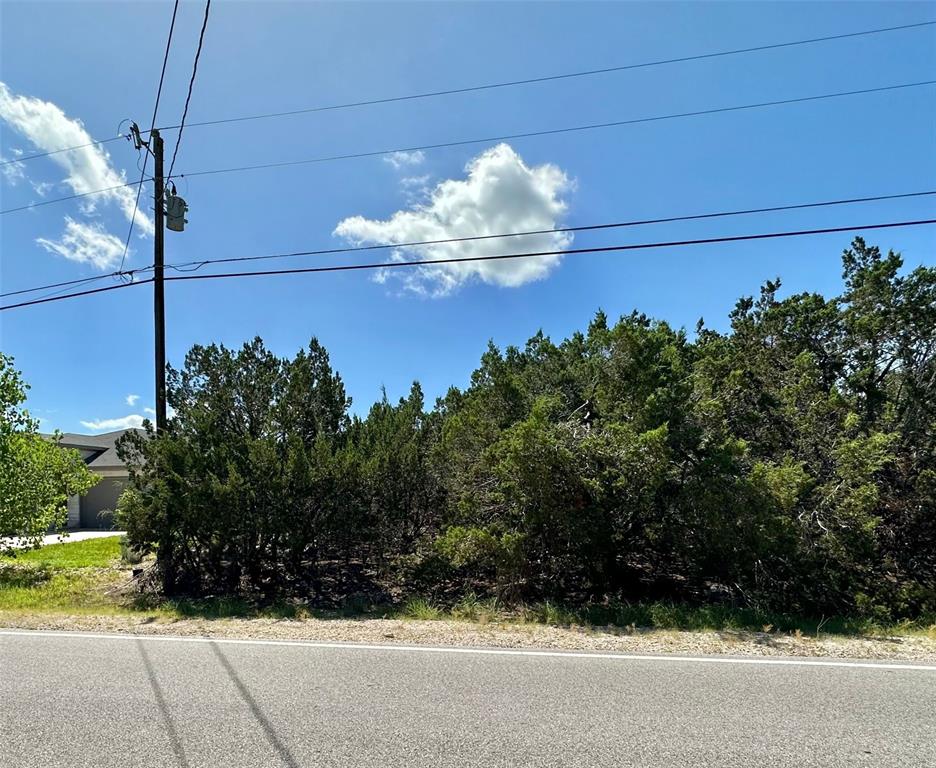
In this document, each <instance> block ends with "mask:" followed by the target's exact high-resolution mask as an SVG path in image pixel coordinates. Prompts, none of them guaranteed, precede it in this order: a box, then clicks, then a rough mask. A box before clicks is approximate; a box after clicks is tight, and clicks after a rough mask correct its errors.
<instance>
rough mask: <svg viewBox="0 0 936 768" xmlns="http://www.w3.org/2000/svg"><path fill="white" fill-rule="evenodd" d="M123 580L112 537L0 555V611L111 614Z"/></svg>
mask: <svg viewBox="0 0 936 768" xmlns="http://www.w3.org/2000/svg"><path fill="white" fill-rule="evenodd" d="M126 578H127V573H126V570H125V567H124V566H122V564H121V561H120V537H118V536H109V537H107V538H101V539H86V540H85V541H74V542H68V541H66V542H63V543H61V544H47V545H46V546H44V547H40V548H39V549H32V550H27V551H20V552H17V553H16V554H15V555H5V556H3V557H0V611H26V610H29V611H36V610H38V611H71V612H79V613H86V612H95V613H96V612H103V613H112V612H114V610H117V609H119V606H118V605H117V604H116V602H115V600H114V598H113V597H111V596H110V595H109V594H108V590H110V589H112V588H113V587H115V586H117V585H118V584H120V583H121V582H123V581H125V580H126Z"/></svg>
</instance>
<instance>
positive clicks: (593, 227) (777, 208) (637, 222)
mask: <svg viewBox="0 0 936 768" xmlns="http://www.w3.org/2000/svg"><path fill="white" fill-rule="evenodd" d="M932 195H936V190H929V191H923V192H901V193H898V194H893V195H873V196H866V197H851V198H842V199H838V200H823V201H819V202H811V203H793V204H790V205H773V206H768V207H762V208H746V209H742V210H732V211H715V212H708V213H695V214H688V215H680V216H666V217H660V218H654V219H634V220H630V221H621V222H611V223H604V224H586V225H581V226H575V227H555V228H553V229H534V230H526V231H523V232H505V233H501V234H495V235H471V236H465V237H450V238H441V239H437V240H418V241H411V242H400V243H380V244H376V245H358V246H349V247H344V248H323V249H319V250H312V251H292V252H288V253H274V254H265V255H262V256H232V257H228V258H223V259H205V260H202V261H188V262H181V263H176V264H167V265H166V267H169V268H172V269H175V270H177V271H185V268H186V267H193V269H192V270H190V271H193V272H194V271H196V270H198V269H201V267H203V266H206V265H208V264H227V263H232V262H243V261H265V260H268V259H283V258H290V257H295V256H327V255H337V254H343V253H357V252H363V251H376V250H387V249H391V248H416V247H420V246H430V245H444V244H449V243H463V242H472V241H482V240H496V239H501V238H507V237H527V236H531V235H547V234H562V233H567V232H593V231H600V230H605V229H618V228H624V227H637V226H643V225H649V224H669V223H675V222H681V221H699V220H704V219H714V218H725V217H729V216H746V215H750V214H755V213H778V212H781V211H795V210H804V209H810V208H824V207H828V206H839V205H855V204H859V203H871V202H882V201H886V200H901V199H907V198H914V197H925V196H932ZM150 271H152V266H147V267H142V268H139V269H134V270H129V271H127V272H124V271H116V272H109V273H107V274H103V275H95V276H93V277H85V278H81V279H78V280H67V281H65V282H61V283H51V284H49V285H40V286H36V287H35V288H23V289H20V290H16V291H9V292H7V293H0V298H4V297H7V296H18V295H21V294H24V293H34V292H37V291H45V290H49V289H52V288H60V287H63V286H69V285H80V284H83V283H88V282H92V281H95V280H105V279H107V278H112V277H121V276H129V277H131V278H133V276H134V275H136V274H144V273H146V272H150Z"/></svg>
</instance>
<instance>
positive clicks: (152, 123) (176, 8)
mask: <svg viewBox="0 0 936 768" xmlns="http://www.w3.org/2000/svg"><path fill="white" fill-rule="evenodd" d="M178 12H179V0H175V4H174V5H173V6H172V21H171V22H170V23H169V37H168V38H167V39H166V53H165V54H164V55H163V63H162V70H161V71H160V73H159V87H157V88H156V104H155V106H154V107H153V119H152V120H151V121H150V131H152V130H153V128H155V127H156V115H157V114H159V98H160V96H162V87H163V80H165V79H166V64H167V63H168V62H169V49H170V48H171V47H172V31H173V30H174V29H175V20H176V14H177V13H178ZM136 141H139V135H137V138H136ZM148 161H149V147H146V152H144V153H143V169H142V171H140V183H139V184H138V185H137V193H136V202H135V203H134V204H133V214H132V215H131V216H130V226H129V227H128V229H127V240H126V242H125V243H124V249H123V256H121V257H120V269H123V265H124V261H125V260H126V258H127V251H129V250H130V237H131V236H132V235H133V223H134V221H136V214H137V210H138V209H139V207H140V193H141V192H142V191H143V180H144V179H145V178H146V163H147V162H148ZM156 204H157V205H161V203H160V201H159V200H157V201H156Z"/></svg>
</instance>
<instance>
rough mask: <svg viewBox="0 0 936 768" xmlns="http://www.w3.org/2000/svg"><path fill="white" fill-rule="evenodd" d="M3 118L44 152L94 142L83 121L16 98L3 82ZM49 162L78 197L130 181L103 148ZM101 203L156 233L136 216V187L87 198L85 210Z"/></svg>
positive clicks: (0, 87) (0, 111) (0, 113)
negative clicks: (62, 172)
mask: <svg viewBox="0 0 936 768" xmlns="http://www.w3.org/2000/svg"><path fill="white" fill-rule="evenodd" d="M0 118H2V119H3V120H4V121H6V122H7V123H8V124H9V125H10V126H12V127H13V128H15V129H16V130H17V131H19V132H20V133H21V134H22V135H23V136H25V137H26V138H27V139H29V141H30V142H32V143H33V144H34V145H35V147H36V148H37V149H38V150H39V151H42V152H50V151H53V150H57V149H61V148H62V147H72V146H77V145H81V144H88V143H90V142H91V141H92V138H91V136H90V134H89V133H88V132H87V130H85V127H84V124H83V123H82V122H81V121H80V120H77V119H74V118H70V117H68V116H67V115H66V114H65V113H64V112H63V111H62V109H61V108H60V107H58V106H57V105H55V104H53V103H52V102H50V101H43V100H42V99H36V98H32V97H30V96H22V95H18V94H14V93H12V92H11V91H10V89H9V88H8V87H7V85H6V84H5V83H3V82H0ZM49 159H50V160H52V161H53V162H55V163H56V164H58V165H59V166H61V167H62V168H63V169H64V170H65V173H66V177H65V183H66V184H67V185H68V186H69V187H70V188H71V190H72V191H73V192H74V193H75V194H82V193H84V192H90V191H92V190H96V189H104V188H107V187H115V186H117V185H119V184H124V183H126V181H127V179H126V176H125V175H124V173H123V172H122V171H120V172H118V171H116V170H115V169H114V168H113V166H112V165H111V161H110V155H109V154H108V153H107V151H106V150H105V149H103V148H102V147H101V146H100V145H97V146H90V147H82V148H81V149H75V150H72V151H70V152H59V153H57V154H54V155H50V156H49ZM100 201H110V202H114V203H116V204H117V205H118V206H119V207H120V209H121V211H122V212H123V214H124V216H125V217H126V218H127V219H128V220H129V219H130V218H131V217H135V220H136V224H137V226H138V227H139V228H140V231H141V232H143V233H145V234H152V233H153V222H152V220H151V219H150V218H149V216H147V215H146V213H144V212H143V210H136V212H135V213H134V208H135V202H136V192H135V191H134V188H133V187H120V188H118V189H113V190H110V191H109V192H102V193H100V194H98V195H93V196H90V197H87V198H84V201H83V204H84V208H85V209H86V210H93V209H94V208H95V206H96V204H97V203H98V202H100Z"/></svg>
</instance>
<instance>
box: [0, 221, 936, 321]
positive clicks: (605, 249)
mask: <svg viewBox="0 0 936 768" xmlns="http://www.w3.org/2000/svg"><path fill="white" fill-rule="evenodd" d="M925 224H936V219H922V220H918V221H898V222H887V223H884V224H865V225H862V226H849V227H826V228H824V229H803V230H797V231H792V232H789V231H787V232H768V233H764V234H756V235H732V236H729V237H706V238H701V239H696V240H671V241H668V242H656V243H636V244H632V245H606V246H601V247H592V248H569V249H566V250H559V251H536V252H533V253H506V254H498V255H496V256H454V257H447V258H442V259H414V260H412V261H389V262H377V263H370V264H334V265H329V266H325V267H301V268H298V269H269V270H259V271H255V272H220V273H213V274H207V275H172V276H170V277H167V278H165V279H166V280H212V279H216V278H227V277H262V276H270V275H298V274H310V273H317V272H351V271H355V270H362V269H367V270H370V269H392V268H396V267H422V266H435V265H440V264H464V263H468V262H477V261H503V260H507V259H527V258H533V257H538V256H572V255H575V254H581V253H610V252H618V251H638V250H646V249H650V248H675V247H681V246H690V245H710V244H714V243H735V242H741V241H745V240H770V239H774V238H780V237H804V236H806V235H827V234H834V233H836V232H854V231H858V230H870V229H892V228H895V227H915V226H921V225H925ZM0 309H5V307H4V308H0Z"/></svg>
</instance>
